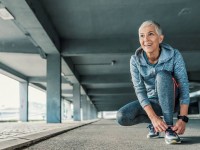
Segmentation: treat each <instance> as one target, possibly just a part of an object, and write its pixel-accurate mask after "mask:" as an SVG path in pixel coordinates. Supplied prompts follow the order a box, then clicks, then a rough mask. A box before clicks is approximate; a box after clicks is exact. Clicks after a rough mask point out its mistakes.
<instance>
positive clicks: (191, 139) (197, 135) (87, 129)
mask: <svg viewBox="0 0 200 150" xmlns="http://www.w3.org/2000/svg"><path fill="white" fill-rule="evenodd" d="M146 126H147V124H139V125H135V126H130V127H122V126H119V125H118V124H117V123H116V122H115V120H100V121H98V122H95V123H92V124H90V125H87V126H84V127H80V128H78V129H75V130H72V131H69V132H66V133H63V134H61V135H59V136H56V137H53V138H50V139H48V140H45V141H42V142H40V143H37V144H35V145H32V146H30V147H28V148H25V149H28V150H156V149H158V150H199V149H200V119H199V118H198V119H197V118H193V119H190V122H189V123H188V124H187V130H186V132H185V134H184V135H182V136H181V139H182V143H181V144H176V145H167V144H165V142H164V138H163V137H164V133H162V134H161V137H160V138H157V139H147V138H146V135H147V132H148V130H147V128H146Z"/></svg>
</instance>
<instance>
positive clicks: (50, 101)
mask: <svg viewBox="0 0 200 150" xmlns="http://www.w3.org/2000/svg"><path fill="white" fill-rule="evenodd" d="M47 123H61V57H60V55H58V54H50V55H47Z"/></svg>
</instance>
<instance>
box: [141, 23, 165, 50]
mask: <svg viewBox="0 0 200 150" xmlns="http://www.w3.org/2000/svg"><path fill="white" fill-rule="evenodd" d="M163 38H164V36H163V35H158V33H157V32H156V29H155V26H154V25H149V26H144V27H142V28H141V29H140V30H139V40H140V45H141V47H142V49H143V50H144V51H145V52H146V53H155V52H158V51H159V44H160V43H161V42H162V41H163Z"/></svg>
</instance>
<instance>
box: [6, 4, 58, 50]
mask: <svg viewBox="0 0 200 150" xmlns="http://www.w3.org/2000/svg"><path fill="white" fill-rule="evenodd" d="M2 3H3V4H2V5H5V6H6V7H7V8H8V10H10V11H11V12H12V14H13V15H14V16H15V19H14V20H13V22H14V23H15V25H16V26H17V27H18V28H19V29H20V30H21V31H22V32H23V33H24V34H25V35H26V36H27V39H29V40H30V41H31V42H32V43H33V44H34V46H35V47H37V48H41V49H42V51H44V53H46V54H59V51H58V50H57V47H59V41H58V39H59V38H58V35H57V34H56V32H55V30H54V29H53V26H52V24H51V22H50V21H49V20H48V17H47V15H46V14H45V12H44V11H43V10H44V9H43V8H42V5H41V4H40V2H39V1H32V0H27V1H25V0H15V1H13V0H2ZM29 5H30V6H31V7H30V6H29ZM33 10H34V12H33ZM34 13H35V14H34ZM24 14H26V15H24ZM36 14H37V15H36ZM36 16H37V17H36ZM40 21H41V22H40ZM44 27H45V28H44ZM50 37H51V38H50ZM53 41H54V42H53ZM55 45H56V46H55Z"/></svg>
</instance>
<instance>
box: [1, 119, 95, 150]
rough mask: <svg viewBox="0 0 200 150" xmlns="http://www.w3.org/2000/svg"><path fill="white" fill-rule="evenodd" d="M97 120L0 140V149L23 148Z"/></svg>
mask: <svg viewBox="0 0 200 150" xmlns="http://www.w3.org/2000/svg"><path fill="white" fill-rule="evenodd" d="M97 121H99V119H97V120H92V121H90V122H87V123H81V124H80V125H74V126H71V127H63V128H57V129H52V130H47V131H43V132H39V133H35V134H34V133H33V134H30V135H26V136H22V137H18V139H12V140H8V141H3V142H0V149H1V150H13V149H19V148H24V147H28V146H31V145H33V144H35V143H38V142H41V141H43V140H46V139H49V138H52V137H54V136H57V135H60V134H62V133H65V132H68V131H71V130H74V129H76V128H79V127H83V126H85V125H88V124H91V123H94V122H97Z"/></svg>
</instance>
